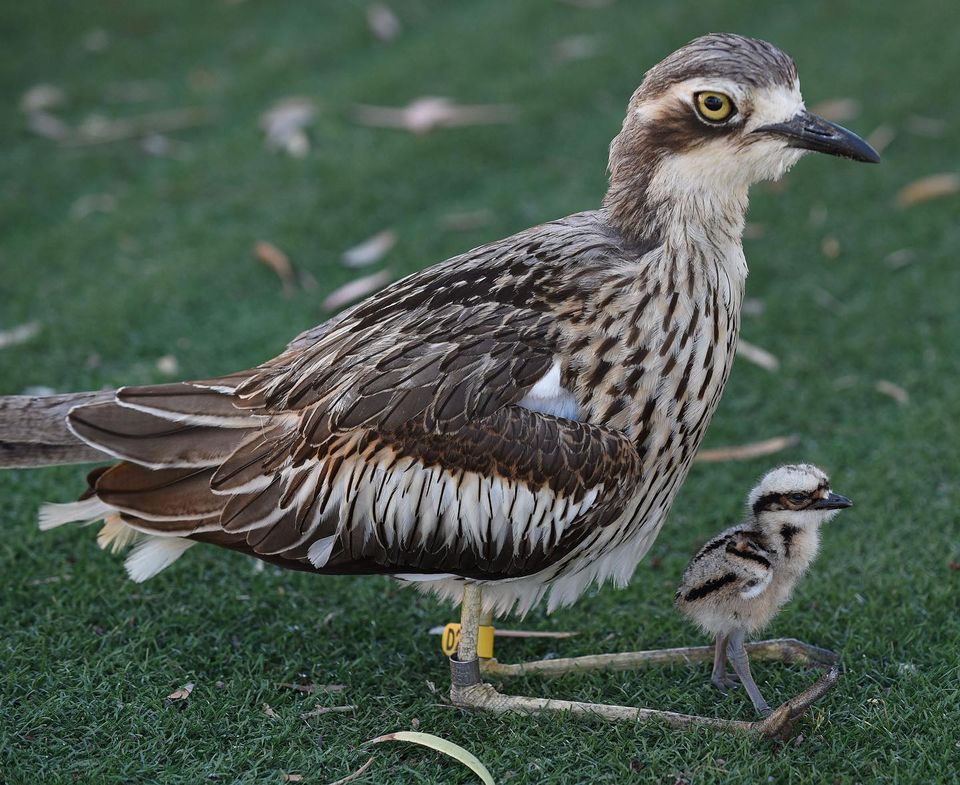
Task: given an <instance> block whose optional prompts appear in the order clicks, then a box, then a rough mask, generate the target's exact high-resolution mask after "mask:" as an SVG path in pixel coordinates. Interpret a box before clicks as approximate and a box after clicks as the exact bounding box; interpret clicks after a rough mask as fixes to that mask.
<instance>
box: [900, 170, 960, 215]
mask: <svg viewBox="0 0 960 785" xmlns="http://www.w3.org/2000/svg"><path fill="white" fill-rule="evenodd" d="M958 192H960V175H958V174H956V173H955V172H943V173H941V174H932V175H930V176H929V177H921V178H920V179H919V180H914V181H913V182H912V183H910V184H909V185H906V186H904V187H903V188H902V189H900V192H899V193H898V194H897V206H899V207H912V206H913V205H915V204H922V203H923V202H929V201H930V200H931V199H940V198H942V197H944V196H951V195H952V194H955V193H958Z"/></svg>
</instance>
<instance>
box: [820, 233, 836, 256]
mask: <svg viewBox="0 0 960 785" xmlns="http://www.w3.org/2000/svg"><path fill="white" fill-rule="evenodd" d="M820 251H821V253H823V255H824V256H826V257H827V258H828V259H836V258H837V257H838V256H839V255H840V241H839V240H838V239H837V238H836V237H834V236H833V235H832V234H828V235H827V236H826V237H824V238H823V240H822V241H821V242H820Z"/></svg>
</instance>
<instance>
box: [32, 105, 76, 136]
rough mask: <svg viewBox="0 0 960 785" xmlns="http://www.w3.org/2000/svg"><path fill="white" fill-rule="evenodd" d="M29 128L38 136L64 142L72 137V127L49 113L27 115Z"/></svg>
mask: <svg viewBox="0 0 960 785" xmlns="http://www.w3.org/2000/svg"><path fill="white" fill-rule="evenodd" d="M27 128H29V129H30V131H32V132H33V133H35V134H36V135H37V136H42V137H43V138H44V139H52V140H53V141H54V142H63V141H65V140H66V139H68V138H69V137H70V126H68V125H67V124H66V123H65V122H64V121H63V120H61V119H60V118H59V117H57V116H56V115H54V114H50V113H49V112H30V114H28V115H27Z"/></svg>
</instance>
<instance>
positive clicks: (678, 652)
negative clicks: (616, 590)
mask: <svg viewBox="0 0 960 785" xmlns="http://www.w3.org/2000/svg"><path fill="white" fill-rule="evenodd" d="M745 648H746V651H747V652H748V653H749V655H750V657H751V659H753V660H755V661H756V660H767V661H773V662H784V663H788V664H797V665H813V666H818V667H826V666H830V665H833V664H834V663H836V662H837V660H838V657H837V655H836V654H834V653H833V652H832V651H830V650H829V649H822V648H820V647H819V646H811V645H810V644H809V643H804V642H803V641H799V640H797V639H796V638H775V639H773V640H768V641H756V642H754V643H747V644H745ZM715 654H716V648H715V647H714V646H681V647H679V648H676V649H651V650H649V651H624V652H617V653H615V654H588V655H585V656H582V657H557V658H556V659H551V660H531V661H529V662H518V663H507V662H499V661H497V660H496V659H489V660H484V661H483V662H482V663H481V671H482V672H483V675H484V676H487V675H489V676H532V675H535V674H537V675H542V676H548V675H549V676H557V675H560V674H564V673H580V672H586V671H604V670H611V671H620V670H636V669H639V668H649V667H651V666H654V665H674V664H676V665H692V664H695V663H700V662H710V661H711V660H713V659H714V657H715Z"/></svg>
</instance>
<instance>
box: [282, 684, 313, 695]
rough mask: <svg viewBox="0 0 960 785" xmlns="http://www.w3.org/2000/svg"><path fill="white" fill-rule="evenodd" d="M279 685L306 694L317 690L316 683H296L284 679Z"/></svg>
mask: <svg viewBox="0 0 960 785" xmlns="http://www.w3.org/2000/svg"><path fill="white" fill-rule="evenodd" d="M277 686H278V687H283V688H284V689H287V690H293V691H294V692H302V693H303V694H304V695H312V694H313V693H315V692H316V691H317V685H316V684H295V683H293V682H289V681H282V682H280V683H279V684H278V685H277Z"/></svg>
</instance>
